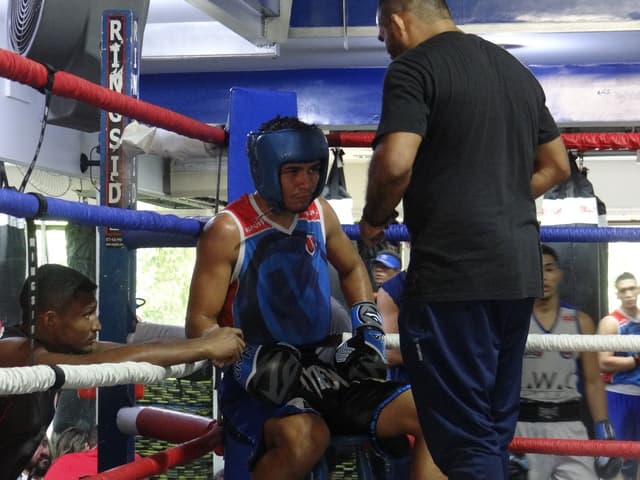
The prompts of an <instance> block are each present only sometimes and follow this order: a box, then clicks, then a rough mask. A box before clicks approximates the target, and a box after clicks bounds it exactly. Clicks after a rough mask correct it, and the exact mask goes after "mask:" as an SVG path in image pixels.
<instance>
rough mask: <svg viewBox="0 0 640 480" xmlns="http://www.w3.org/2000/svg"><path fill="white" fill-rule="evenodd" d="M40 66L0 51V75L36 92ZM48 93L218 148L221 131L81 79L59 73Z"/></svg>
mask: <svg viewBox="0 0 640 480" xmlns="http://www.w3.org/2000/svg"><path fill="white" fill-rule="evenodd" d="M47 75H48V72H47V69H46V67H45V66H44V65H42V64H40V63H38V62H35V61H33V60H30V59H28V58H25V57H22V56H20V55H18V54H17V53H13V52H10V51H8V50H3V49H0V76H3V77H6V78H8V79H10V80H14V81H16V82H19V83H23V84H25V85H29V86H31V87H33V88H36V89H41V88H43V87H44V86H45V85H46V84H47ZM51 92H52V93H53V94H54V95H58V96H60V97H64V98H73V99H76V100H80V101H81V102H84V103H87V104H89V105H93V106H95V107H98V108H100V109H102V110H106V111H108V112H115V113H120V114H122V115H125V116H127V117H129V118H133V119H136V120H140V121H141V122H144V123H147V124H149V125H155V126H158V127H161V128H164V129H166V130H171V131H174V132H176V133H180V134H182V135H185V136H187V137H191V138H197V139H198V140H202V141H204V142H209V143H216V144H219V145H222V144H224V143H225V140H226V136H227V135H226V132H225V131H224V130H223V129H222V128H218V127H213V126H211V125H207V124H206V123H202V122H199V121H197V120H194V119H192V118H189V117H187V116H185V115H182V114H180V113H176V112H174V111H172V110H168V109H166V108H162V107H159V106H157V105H153V104H151V103H147V102H143V101H142V100H138V99H136V98H132V97H129V96H127V95H123V94H122V93H118V92H115V91H113V90H109V89H108V88H105V87H102V86H100V85H97V84H95V83H93V82H90V81H88V80H85V79H84V78H81V77H78V76H76V75H72V74H70V73H67V72H63V71H59V72H56V73H55V75H54V80H53V87H52V89H51Z"/></svg>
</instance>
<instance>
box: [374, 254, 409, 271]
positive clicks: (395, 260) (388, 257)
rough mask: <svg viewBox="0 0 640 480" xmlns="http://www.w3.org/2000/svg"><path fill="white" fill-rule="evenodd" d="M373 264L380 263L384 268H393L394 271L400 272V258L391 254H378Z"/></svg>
mask: <svg viewBox="0 0 640 480" xmlns="http://www.w3.org/2000/svg"><path fill="white" fill-rule="evenodd" d="M373 263H381V264H382V265H384V266H385V267H387V268H393V269H394V270H400V269H401V268H402V262H401V261H400V257H399V256H398V255H396V254H395V253H393V252H380V253H379V254H378V256H377V257H376V258H375V259H374V260H373Z"/></svg>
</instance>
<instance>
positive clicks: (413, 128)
mask: <svg viewBox="0 0 640 480" xmlns="http://www.w3.org/2000/svg"><path fill="white" fill-rule="evenodd" d="M397 131H401V132H412V133H417V134H419V135H421V136H422V137H423V141H422V144H421V146H420V148H419V151H418V155H417V157H416V160H415V163H414V165H413V171H412V177H411V182H410V184H409V186H408V188H407V190H406V192H405V195H404V199H403V201H404V214H405V223H406V225H407V228H408V230H409V233H410V236H411V261H410V265H409V268H408V273H407V284H406V289H407V290H406V292H407V296H408V298H412V299H420V300H427V301H467V300H494V299H516V298H525V297H536V296H539V294H541V278H542V277H541V271H540V249H539V232H538V223H537V219H536V210H535V202H534V198H533V196H532V194H531V187H530V182H531V176H532V173H533V168H534V162H535V155H536V147H537V145H538V144H542V143H547V142H549V141H551V140H553V139H555V138H557V137H558V135H559V131H558V128H557V126H556V124H555V122H554V120H553V118H552V117H551V115H550V114H549V111H548V110H547V107H546V106H545V96H544V92H543V90H542V87H541V86H540V84H539V83H538V81H537V80H536V79H535V77H534V76H533V74H532V73H531V72H530V71H529V70H528V69H527V68H526V67H524V66H523V65H522V64H521V63H520V62H519V61H518V60H517V59H515V58H514V57H513V56H512V55H510V54H509V53H508V52H506V51H505V50H503V49H502V48H500V47H498V46H496V45H494V44H492V43H489V42H487V41H485V40H483V39H482V38H480V37H477V36H475V35H468V34H464V33H462V32H458V31H456V32H446V33H442V34H440V35H437V36H436V37H433V38H431V39H429V40H426V41H425V42H423V43H421V44H420V45H418V46H417V47H415V48H413V49H411V50H408V51H406V52H405V53H403V54H402V55H400V56H399V57H397V58H396V59H395V60H394V61H393V62H392V63H391V65H390V66H389V69H388V71H387V74H386V76H385V82H384V91H383V103H382V115H381V119H380V124H379V126H378V131H377V134H376V139H375V140H374V145H375V144H376V142H377V140H378V139H379V138H380V136H382V135H384V134H386V133H391V132H397Z"/></svg>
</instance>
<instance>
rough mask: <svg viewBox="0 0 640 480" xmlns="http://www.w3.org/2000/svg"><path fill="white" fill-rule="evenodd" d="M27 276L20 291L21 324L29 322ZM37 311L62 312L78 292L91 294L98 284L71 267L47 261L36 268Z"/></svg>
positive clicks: (28, 279) (28, 280)
mask: <svg viewBox="0 0 640 480" xmlns="http://www.w3.org/2000/svg"><path fill="white" fill-rule="evenodd" d="M30 280H31V277H29V278H27V279H26V280H25V282H24V284H23V285H22V290H21V291H20V307H21V308H22V324H23V325H27V324H28V323H29V282H30ZM36 285H37V287H36V288H37V297H38V303H37V305H36V308H37V311H38V312H44V311H47V310H55V311H56V312H64V311H65V309H66V308H67V307H68V306H69V304H70V302H71V301H72V300H73V299H74V298H75V297H76V296H77V295H78V294H79V293H88V294H93V293H95V291H96V288H98V286H97V285H96V284H95V283H94V282H93V281H92V280H91V279H89V278H88V277H86V276H84V275H83V274H82V273H80V272H78V271H77V270H74V269H73V268H69V267H65V266H63V265H56V264H53V263H49V264H46V265H42V266H40V267H39V268H38V269H37V270H36Z"/></svg>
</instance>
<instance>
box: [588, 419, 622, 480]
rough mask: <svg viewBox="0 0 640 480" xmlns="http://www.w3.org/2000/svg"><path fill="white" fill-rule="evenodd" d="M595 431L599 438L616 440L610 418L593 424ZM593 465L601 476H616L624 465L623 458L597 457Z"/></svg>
mask: <svg viewBox="0 0 640 480" xmlns="http://www.w3.org/2000/svg"><path fill="white" fill-rule="evenodd" d="M593 431H594V433H595V437H596V439H597V440H615V439H616V435H615V433H614V431H613V427H612V426H611V423H609V420H603V421H601V422H596V423H594V424H593ZM593 467H594V468H595V470H596V474H597V475H598V477H599V478H614V477H615V476H616V475H618V473H619V472H620V468H621V467H622V459H621V458H612V457H596V458H595V460H594V462H593Z"/></svg>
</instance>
